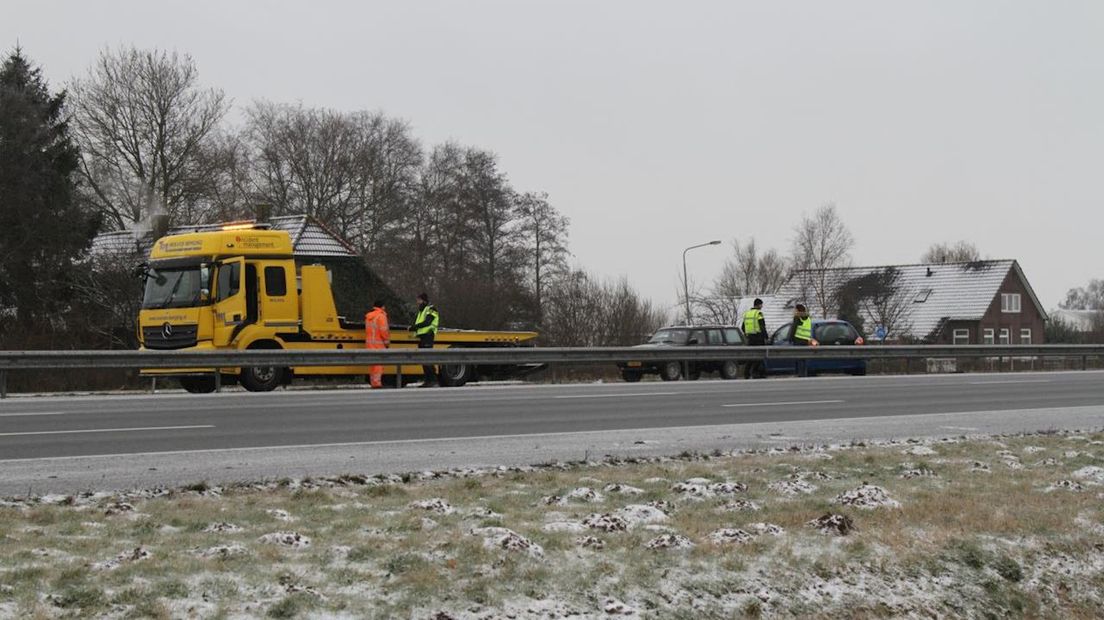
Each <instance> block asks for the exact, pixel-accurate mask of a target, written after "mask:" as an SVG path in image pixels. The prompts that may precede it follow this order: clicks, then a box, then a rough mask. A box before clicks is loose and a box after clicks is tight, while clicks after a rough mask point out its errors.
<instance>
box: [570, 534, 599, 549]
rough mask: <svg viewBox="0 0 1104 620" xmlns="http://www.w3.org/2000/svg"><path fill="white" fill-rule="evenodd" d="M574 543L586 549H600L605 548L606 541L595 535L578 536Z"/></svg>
mask: <svg viewBox="0 0 1104 620" xmlns="http://www.w3.org/2000/svg"><path fill="white" fill-rule="evenodd" d="M575 544H576V545H577V546H579V547H583V548H586V549H597V550H602V549H605V548H606V541H604V540H602V539H601V538H598V537H595V536H580V537H579V538H576V539H575Z"/></svg>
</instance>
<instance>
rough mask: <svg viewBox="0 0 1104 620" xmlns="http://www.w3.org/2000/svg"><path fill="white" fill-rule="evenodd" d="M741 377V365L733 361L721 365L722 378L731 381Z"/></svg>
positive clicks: (726, 361)
mask: <svg viewBox="0 0 1104 620" xmlns="http://www.w3.org/2000/svg"><path fill="white" fill-rule="evenodd" d="M739 376H740V364H739V363H738V362H735V361H733V360H725V361H724V362H722V363H721V378H722V379H727V380H729V381H731V380H733V379H735V378H737V377H739Z"/></svg>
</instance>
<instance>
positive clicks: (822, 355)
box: [0, 345, 1104, 397]
mask: <svg viewBox="0 0 1104 620" xmlns="http://www.w3.org/2000/svg"><path fill="white" fill-rule="evenodd" d="M1006 357H1007V358H1021V357H1072V358H1080V359H1081V365H1082V368H1085V367H1086V364H1087V359H1088V358H1090V357H1104V345H868V346H821V347H776V346H767V347H724V346H720V347H703V346H693V347H654V348H650V347H585V348H569V347H509V348H488V349H477V348H476V349H468V348H454V349H384V350H364V349H356V350H352V349H336V350H299V351H297V350H280V351H276V350H249V351H149V350H147V351H0V397H2V396H4V395H5V394H6V375H7V372H8V371H12V370H48V369H74V368H125V369H143V368H145V369H177V368H180V369H186V368H239V367H243V366H247V367H248V366H262V367H263V366H361V365H363V366H369V365H372V364H384V365H395V364H403V365H417V364H469V365H502V364H593V363H616V362H628V361H637V362H669V361H680V362H695V361H719V360H734V361H740V362H750V361H762V360H765V359H785V360H800V359H866V360H873V359H905V360H908V359H922V358H974V359H976V358H1006Z"/></svg>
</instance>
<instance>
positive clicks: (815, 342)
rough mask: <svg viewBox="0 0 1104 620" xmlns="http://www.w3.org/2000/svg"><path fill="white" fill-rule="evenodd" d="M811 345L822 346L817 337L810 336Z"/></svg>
mask: <svg viewBox="0 0 1104 620" xmlns="http://www.w3.org/2000/svg"><path fill="white" fill-rule="evenodd" d="M809 346H810V347H819V346H820V341H819V340H817V339H816V338H810V339H809Z"/></svg>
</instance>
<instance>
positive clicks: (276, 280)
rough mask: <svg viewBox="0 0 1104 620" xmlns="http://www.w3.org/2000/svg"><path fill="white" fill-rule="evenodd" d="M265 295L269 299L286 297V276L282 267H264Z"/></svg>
mask: <svg viewBox="0 0 1104 620" xmlns="http://www.w3.org/2000/svg"><path fill="white" fill-rule="evenodd" d="M264 281H265V295H268V296H269V297H283V296H284V295H287V276H285V275H284V268H283V267H265V270H264Z"/></svg>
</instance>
